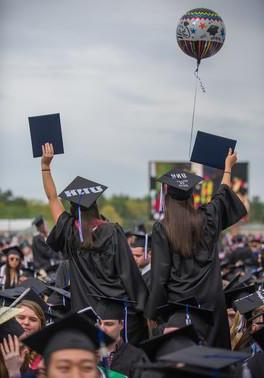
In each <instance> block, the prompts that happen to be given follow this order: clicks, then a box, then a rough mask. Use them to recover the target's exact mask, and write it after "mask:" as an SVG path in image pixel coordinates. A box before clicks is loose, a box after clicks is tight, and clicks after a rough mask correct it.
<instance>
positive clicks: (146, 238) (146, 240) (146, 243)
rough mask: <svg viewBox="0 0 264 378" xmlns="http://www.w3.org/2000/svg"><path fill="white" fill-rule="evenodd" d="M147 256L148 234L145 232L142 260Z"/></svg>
mask: <svg viewBox="0 0 264 378" xmlns="http://www.w3.org/2000/svg"><path fill="white" fill-rule="evenodd" d="M147 258H148V234H145V246H144V260H147Z"/></svg>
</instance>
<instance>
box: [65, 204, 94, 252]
mask: <svg viewBox="0 0 264 378" xmlns="http://www.w3.org/2000/svg"><path fill="white" fill-rule="evenodd" d="M80 209H81V221H82V234H83V242H81V241H80V237H79V233H78V230H77V229H76V238H75V239H76V241H77V244H79V247H80V248H81V249H89V248H92V247H93V241H94V240H93V233H92V223H93V221H94V220H96V219H100V214H99V209H98V206H97V204H96V202H94V204H93V205H92V206H91V207H89V209H87V208H85V207H83V206H80ZM71 214H72V215H73V217H74V218H75V219H76V220H78V206H77V205H75V204H71Z"/></svg>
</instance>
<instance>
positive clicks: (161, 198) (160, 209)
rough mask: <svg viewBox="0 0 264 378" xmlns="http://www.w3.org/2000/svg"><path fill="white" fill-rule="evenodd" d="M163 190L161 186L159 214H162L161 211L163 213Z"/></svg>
mask: <svg viewBox="0 0 264 378" xmlns="http://www.w3.org/2000/svg"><path fill="white" fill-rule="evenodd" d="M163 191H164V188H163V184H161V187H160V198H159V213H160V214H162V213H163V211H164V193H163Z"/></svg>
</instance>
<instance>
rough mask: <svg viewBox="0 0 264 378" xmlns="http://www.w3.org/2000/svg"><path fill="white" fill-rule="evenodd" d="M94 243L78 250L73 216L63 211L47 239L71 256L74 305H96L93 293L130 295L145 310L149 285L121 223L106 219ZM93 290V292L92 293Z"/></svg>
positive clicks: (67, 256) (95, 236)
mask: <svg viewBox="0 0 264 378" xmlns="http://www.w3.org/2000/svg"><path fill="white" fill-rule="evenodd" d="M93 236H94V245H93V247H92V248H91V249H90V250H79V249H78V247H76V245H77V243H76V240H77V238H78V237H79V235H78V231H77V229H76V226H75V220H74V218H73V217H72V216H71V215H70V214H68V213H67V212H66V211H64V212H63V213H62V214H61V216H60V217H59V219H58V221H57V224H56V226H55V227H54V228H53V229H52V231H51V233H50V235H49V237H48V239H47V243H48V245H49V246H50V247H52V248H53V249H54V250H55V251H59V250H60V251H62V252H63V253H64V255H65V257H66V258H67V259H69V267H70V281H71V300H72V309H73V310H78V309H81V308H84V307H87V306H89V305H90V306H93V307H94V306H95V305H96V299H95V297H93V296H92V295H98V296H106V297H115V298H122V299H123V298H128V299H129V300H131V301H135V302H136V303H135V309H136V310H137V311H143V309H144V306H145V303H146V300H147V295H148V292H147V288H146V286H145V284H144V281H143V279H142V277H141V274H140V272H139V270H138V267H137V266H136V263H135V261H134V259H133V256H132V253H131V250H130V248H129V246H128V243H127V240H126V236H125V234H124V232H123V230H122V228H121V227H120V226H119V225H118V224H113V223H110V222H105V223H102V224H100V225H99V226H98V227H96V228H95V230H94V231H93ZM89 294H90V296H89Z"/></svg>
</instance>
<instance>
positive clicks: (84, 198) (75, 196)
mask: <svg viewBox="0 0 264 378" xmlns="http://www.w3.org/2000/svg"><path fill="white" fill-rule="evenodd" d="M106 189H107V186H105V185H102V184H98V183H97V182H94V181H91V180H87V179H85V178H83V177H80V176H77V177H76V178H75V179H74V180H73V181H72V182H71V183H70V184H69V185H68V186H67V187H66V188H65V189H64V190H63V191H62V192H61V193H60V194H59V197H60V198H62V199H65V200H67V201H69V202H71V203H72V204H73V205H75V206H78V220H79V234H80V240H81V242H83V235H82V227H81V225H82V222H81V208H86V209H89V207H91V206H92V205H93V204H94V203H95V202H96V201H97V200H98V198H99V197H100V196H101V195H102V194H103V192H104V191H105V190H106Z"/></svg>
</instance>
